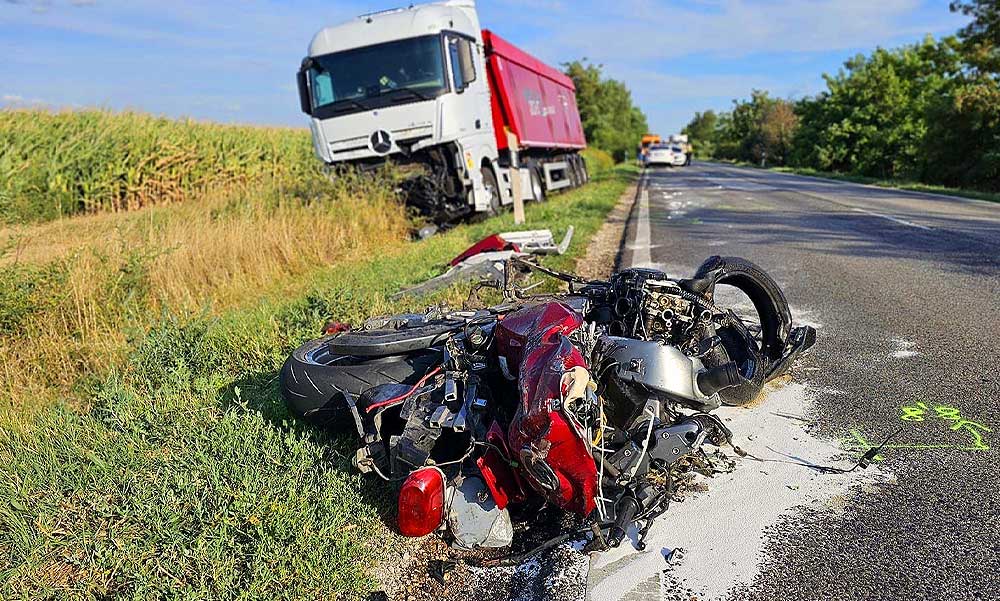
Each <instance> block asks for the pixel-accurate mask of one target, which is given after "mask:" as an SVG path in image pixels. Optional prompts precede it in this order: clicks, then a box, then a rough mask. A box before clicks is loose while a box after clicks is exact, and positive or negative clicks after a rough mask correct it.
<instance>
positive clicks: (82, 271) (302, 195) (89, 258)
mask: <svg viewBox="0 0 1000 601" xmlns="http://www.w3.org/2000/svg"><path fill="white" fill-rule="evenodd" d="M388 177H389V174H385V175H383V176H382V177H380V178H376V179H371V178H364V177H355V178H351V177H343V178H339V179H338V180H337V181H336V182H331V181H329V180H328V179H326V178H325V177H322V176H321V175H318V174H312V175H309V176H305V175H304V176H300V177H299V178H297V179H295V180H293V179H292V178H291V176H283V177H281V178H269V179H268V180H266V181H264V182H262V183H259V184H246V185H243V186H239V187H235V186H234V187H230V188H228V189H225V190H216V191H212V192H208V193H205V194H202V195H200V196H199V197H198V198H197V199H194V200H189V201H186V202H184V203H180V204H177V205H174V206H161V207H149V208H146V209H143V210H141V211H132V212H127V213H120V214H110V213H109V214H101V215H90V216H81V217H77V218H73V219H63V220H59V221H53V222H49V223H43V224H35V225H30V226H24V227H20V228H7V229H6V230H3V231H0V356H3V357H4V361H3V366H2V367H0V391H4V392H0V407H3V406H4V405H7V406H10V407H17V408H21V409H24V408H30V407H44V406H45V405H46V404H47V403H48V402H50V401H51V400H53V399H54V398H57V397H59V398H65V397H66V396H67V395H69V394H72V393H74V390H73V388H74V387H77V388H79V385H80V383H81V379H82V378H83V377H84V376H86V375H88V374H95V373H105V372H106V371H107V369H108V368H109V367H111V366H112V365H114V364H116V363H119V362H120V361H121V359H122V358H123V356H124V353H125V352H126V349H127V347H128V343H129V339H130V338H134V337H136V336H137V335H140V334H141V332H143V331H145V330H146V329H147V328H149V327H150V326H151V325H153V324H154V323H155V322H156V321H157V319H158V318H159V316H160V315H161V314H162V313H163V312H164V311H170V312H171V313H173V314H175V315H178V316H181V317H185V316H190V315H194V314H206V315H214V314H218V313H219V312H220V311H224V310H226V309H230V308H233V307H238V306H240V305H242V304H245V303H246V302H247V301H248V300H251V301H252V300H255V299H256V298H258V297H259V296H261V294H263V293H264V292H266V291H268V290H276V291H280V293H282V294H286V295H294V294H295V293H296V291H297V290H298V289H299V288H300V286H301V283H300V280H301V277H302V276H303V275H306V274H308V273H311V272H312V271H315V270H316V269H317V268H322V267H324V266H329V265H334V264H337V263H343V262H345V261H352V260H355V261H356V260H359V259H362V258H364V257H367V256H369V255H371V254H372V253H374V252H376V251H378V250H380V249H386V248H391V247H393V246H396V245H400V244H403V243H404V242H405V241H406V239H407V237H408V234H407V231H408V228H409V222H408V220H407V217H406V214H405V211H404V209H403V208H402V207H401V206H400V205H399V203H398V202H397V201H396V199H395V197H394V195H393V194H392V192H391V190H392V186H390V185H388V184H387V181H386V178H388ZM76 393H77V394H76V396H81V395H85V390H84V391H80V390H77V391H76Z"/></svg>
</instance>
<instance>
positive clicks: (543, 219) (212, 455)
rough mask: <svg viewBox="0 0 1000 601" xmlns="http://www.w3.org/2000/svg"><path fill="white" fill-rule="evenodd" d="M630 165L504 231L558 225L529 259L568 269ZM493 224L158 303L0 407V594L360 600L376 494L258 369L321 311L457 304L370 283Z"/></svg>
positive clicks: (413, 276) (420, 265) (504, 219)
mask: <svg viewBox="0 0 1000 601" xmlns="http://www.w3.org/2000/svg"><path fill="white" fill-rule="evenodd" d="M633 177H634V169H633V168H629V167H618V168H615V169H614V170H612V171H607V172H605V173H604V174H603V175H598V176H595V177H594V178H593V181H592V183H591V184H590V185H588V186H586V187H584V188H581V189H579V190H575V191H571V192H569V193H566V194H561V195H556V196H553V197H552V198H551V199H549V200H548V202H546V203H543V204H538V205H529V206H528V207H527V217H528V223H527V225H526V226H522V227H525V228H531V229H534V228H541V227H549V228H551V229H552V230H553V232H554V233H555V234H556V235H557V236H561V235H562V233H563V232H565V230H566V228H567V227H568V226H569V225H574V226H575V228H576V236H575V238H574V240H573V244H572V245H571V247H570V252H569V253H567V255H564V256H560V257H551V258H549V259H546V263H547V264H549V265H551V266H553V267H557V268H563V269H567V268H572V266H573V264H574V263H575V261H576V260H577V259H578V258H579V257H581V256H583V253H584V252H585V249H586V246H587V242H588V241H589V240H590V238H591V237H592V236H593V235H594V233H595V232H596V231H597V230H598V228H599V227H600V226H601V224H602V223H603V221H604V218H605V216H606V215H607V213H608V212H609V211H610V210H611V208H612V207H613V206H614V205H615V202H616V201H617V199H618V197H619V196H620V194H621V193H622V191H623V190H624V189H625V188H626V186H627V185H628V183H629V181H631V180H632V179H633ZM506 229H517V228H515V227H514V226H513V217H512V216H511V215H510V214H505V215H502V216H500V217H496V218H493V219H489V220H487V221H485V222H483V223H478V224H469V225H462V226H459V227H456V228H454V229H452V230H449V231H447V232H445V233H443V234H440V235H437V236H434V237H432V238H430V239H427V240H424V241H421V242H417V243H412V244H389V245H386V246H384V247H382V246H379V247H377V248H378V250H374V249H369V250H366V251H363V252H357V253H352V254H351V255H350V256H349V257H348V258H345V259H344V260H342V261H339V262H335V263H333V264H332V265H324V266H322V267H320V268H317V269H314V270H312V271H311V272H308V273H305V274H302V275H301V276H300V277H301V279H302V280H303V281H302V283H301V284H299V285H297V286H294V287H290V288H289V289H288V291H287V292H285V291H283V290H281V289H280V287H275V288H270V289H262V290H247V296H248V297H254V298H255V300H253V301H250V300H248V301H247V302H244V303H241V304H237V305H234V306H232V307H229V308H226V309H224V310H218V311H205V312H200V313H190V312H184V311H181V312H176V311H173V310H172V308H170V307H168V306H166V305H163V306H162V307H160V309H161V313H160V316H159V317H158V318H157V319H156V320H155V322H154V323H153V324H152V325H151V327H150V328H149V329H148V330H147V331H145V332H142V333H139V334H137V335H135V336H133V337H131V338H130V340H129V341H128V342H127V345H126V346H127V349H126V351H125V353H124V354H123V357H124V360H123V361H122V362H120V363H119V364H118V365H117V367H113V368H110V369H109V370H107V371H106V372H104V374H105V375H102V376H100V377H96V378H95V381H94V382H93V383H92V384H91V385H90V386H89V387H88V389H89V390H90V391H91V394H90V397H89V402H88V403H87V407H86V408H81V407H79V406H77V405H74V404H71V403H58V404H56V405H55V406H53V407H51V408H50V409H48V410H45V411H40V412H33V413H29V414H27V417H26V416H25V414H24V413H23V412H18V411H2V410H0V557H2V558H0V597H2V598H4V599H38V598H70V599H94V598H134V599H147V598H192V599H194V598H198V599H203V598H213V599H258V598H269V599H270V598H279V599H357V598H363V597H364V595H365V594H366V593H367V591H369V590H370V589H371V587H372V586H373V580H372V576H371V568H372V567H373V566H374V565H376V564H377V562H378V561H379V558H380V557H384V555H385V554H384V549H383V546H384V543H385V541H386V534H387V528H388V526H387V525H386V521H387V520H389V519H391V514H392V507H391V503H389V502H388V498H389V495H388V492H389V491H388V490H387V488H386V487H384V486H382V485H380V484H379V483H377V482H376V481H374V480H372V479H365V480H364V481H363V480H362V478H361V477H360V476H359V475H358V474H356V473H354V472H353V469H352V468H351V467H350V461H349V457H350V455H351V452H350V450H349V444H348V443H347V441H345V440H343V439H339V438H334V437H331V436H329V435H328V434H327V433H325V432H323V431H320V430H318V429H315V428H312V427H310V426H307V425H305V424H303V423H301V422H299V421H297V420H295V419H292V418H290V417H289V415H288V414H287V413H286V411H285V408H284V405H283V403H282V402H281V400H280V397H279V393H278V389H277V372H278V370H279V369H280V366H281V364H282V362H283V361H284V359H285V357H286V356H287V354H288V353H289V352H290V351H291V349H293V348H294V347H295V346H297V345H298V344H300V343H301V342H302V341H304V340H307V339H309V338H312V337H315V336H316V335H317V334H318V333H319V330H320V328H321V326H322V324H323V323H324V322H325V320H326V319H328V318H331V317H332V318H334V319H338V320H342V321H348V322H354V323H356V322H358V321H359V320H361V319H363V318H365V317H367V316H370V315H372V314H377V313H380V312H384V311H389V310H396V309H413V308H421V307H425V306H427V305H428V304H432V303H435V302H440V301H444V300H447V301H452V302H454V301H460V300H462V299H464V296H465V294H464V290H463V288H462V287H461V286H456V287H453V288H452V289H450V290H447V291H444V292H441V293H439V294H436V295H434V296H432V297H429V298H423V299H413V298H406V299H404V300H402V301H399V302H393V301H391V300H390V298H389V297H390V296H391V295H392V294H393V293H394V292H395V291H397V290H398V289H399V288H400V287H401V286H405V285H408V284H413V283H417V282H419V281H422V280H423V279H425V278H426V277H429V276H431V275H435V274H437V273H439V272H440V271H442V270H443V268H442V265H443V264H444V263H445V262H446V261H447V260H448V259H450V258H451V257H452V256H454V255H455V254H457V253H458V252H460V251H461V250H462V249H463V248H465V247H466V246H467V245H468V244H470V243H471V242H473V241H475V240H477V239H478V238H480V237H482V236H483V235H485V234H487V233H491V232H495V231H503V230H506ZM39 277H41V276H39ZM51 277H60V274H59V273H57V274H56V275H54V276H51ZM43 279H44V278H43ZM466 289H467V287H466ZM28 293H29V294H34V292H31V291H30V290H29V292H28Z"/></svg>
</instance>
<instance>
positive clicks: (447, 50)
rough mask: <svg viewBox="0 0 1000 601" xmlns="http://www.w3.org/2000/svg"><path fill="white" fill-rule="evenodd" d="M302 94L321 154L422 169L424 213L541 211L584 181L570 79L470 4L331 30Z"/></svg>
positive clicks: (415, 181) (304, 75) (456, 1)
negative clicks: (495, 28)
mask: <svg viewBox="0 0 1000 601" xmlns="http://www.w3.org/2000/svg"><path fill="white" fill-rule="evenodd" d="M298 83H299V95H300V100H301V107H302V110H303V112H305V113H307V114H308V115H309V116H310V117H311V120H310V126H311V129H312V133H313V142H314V146H315V149H316V154H317V155H318V156H319V157H320V158H321V159H322V160H323V161H324V162H326V163H327V164H330V165H334V164H338V163H350V164H355V165H359V166H362V167H371V166H376V165H379V164H381V163H383V162H385V161H386V160H387V159H391V160H392V161H393V162H394V163H397V164H401V165H404V166H417V167H419V169H408V170H407V173H409V174H411V175H410V177H411V180H409V182H408V183H407V184H406V185H405V186H404V187H405V189H406V190H407V196H408V201H409V202H410V203H411V204H413V205H414V206H416V207H417V208H418V209H419V210H420V211H421V212H423V213H425V214H433V215H444V216H446V217H453V216H457V215H462V214H464V213H468V212H469V211H490V212H495V211H497V210H499V209H500V207H502V206H503V205H508V204H510V203H512V202H513V200H514V193H515V190H518V189H519V192H520V195H521V197H522V198H523V199H525V200H530V199H535V200H541V199H542V198H544V196H545V194H546V193H547V192H551V191H554V190H559V189H563V188H568V187H572V186H575V185H579V184H582V183H583V182H585V181H586V180H587V172H586V167H585V165H584V162H583V159H582V157H581V156H580V154H579V151H580V150H581V149H582V148H584V147H585V146H586V140H585V138H584V134H583V127H582V125H581V123H580V115H579V112H578V110H577V105H576V89H575V88H574V86H573V82H572V80H570V78H568V77H567V76H566V75H564V74H563V73H561V72H559V70H558V69H555V68H553V67H550V66H548V65H546V64H545V63H543V62H541V61H539V60H538V59H537V58H535V57H533V56H531V55H530V54H528V53H527V52H524V51H523V50H520V49H518V48H517V47H515V46H514V45H513V44H511V43H510V42H508V41H506V40H504V39H503V38H501V37H500V36H498V35H496V34H495V33H493V32H492V31H489V30H486V29H482V28H480V27H479V17H478V14H477V13H476V10H475V3H474V2H472V0H447V1H445V2H438V3H434V4H424V5H417V6H411V7H408V8H403V9H398V10H391V11H384V12H380V13H375V14H370V15H363V16H361V17H359V18H358V19H355V20H353V21H350V22H348V23H344V24H342V25H339V26H336V27H328V28H326V29H323V30H321V31H320V32H319V33H317V34H316V36H315V37H314V38H313V41H312V43H311V44H310V47H309V55H308V56H307V57H306V58H305V59H303V62H302V67H301V69H300V71H299V77H298ZM515 182H517V184H519V185H515Z"/></svg>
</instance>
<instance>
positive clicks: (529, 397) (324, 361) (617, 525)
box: [281, 257, 816, 549]
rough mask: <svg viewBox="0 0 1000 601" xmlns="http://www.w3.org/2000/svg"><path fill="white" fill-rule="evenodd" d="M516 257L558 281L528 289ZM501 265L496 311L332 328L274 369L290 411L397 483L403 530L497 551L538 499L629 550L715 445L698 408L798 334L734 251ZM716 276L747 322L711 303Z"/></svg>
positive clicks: (721, 437) (774, 290)
mask: <svg viewBox="0 0 1000 601" xmlns="http://www.w3.org/2000/svg"><path fill="white" fill-rule="evenodd" d="M519 269H520V270H524V269H529V270H532V271H535V272H542V273H543V274H545V275H547V276H549V277H553V278H556V279H559V280H562V281H564V282H566V283H567V284H568V288H569V290H568V291H567V292H562V293H557V294H539V295H534V296H529V295H527V294H526V293H524V291H523V290H524V289H522V288H518V287H517V284H516V278H515V277H514V273H515V272H516V271H517V270H519ZM505 270H506V272H507V273H508V276H509V277H507V278H505V280H504V281H503V282H502V283H501V284H499V285H498V287H499V288H501V290H502V292H503V296H504V302H503V303H501V304H499V305H496V306H493V307H489V308H487V309H479V310H456V311H448V310H442V309H431V310H429V311H428V312H427V313H425V314H403V315H393V316H386V317H379V318H375V319H371V320H369V321H367V322H366V323H365V324H363V325H362V326H361V327H359V328H356V329H346V328H343V327H338V328H336V330H339V331H335V333H332V334H330V335H328V336H324V337H322V338H319V339H317V340H314V341H311V342H308V343H306V344H305V345H303V346H301V347H300V348H298V349H296V350H295V351H294V352H293V354H292V355H291V357H290V358H289V359H288V361H287V362H286V363H285V365H284V367H283V369H282V371H281V388H282V392H283V395H284V398H285V399H286V402H287V403H288V405H289V407H290V409H291V410H292V411H293V412H295V413H297V414H298V415H300V416H303V417H305V418H307V419H309V420H311V421H313V422H316V423H319V424H324V425H328V426H333V427H336V428H340V429H348V430H352V431H355V432H356V433H357V435H358V437H359V439H360V441H359V446H358V449H357V455H356V457H355V458H354V464H355V465H356V466H357V468H358V469H359V470H361V471H362V472H366V473H374V474H377V475H378V476H380V477H382V478H384V479H385V480H388V481H391V482H394V483H396V484H397V485H398V525H399V530H400V532H401V533H402V534H404V535H407V536H423V535H426V534H430V533H432V532H435V531H439V532H441V533H443V534H444V535H445V536H446V537H448V539H449V540H450V541H451V542H452V543H453V544H454V545H456V546H458V547H460V548H463V549H473V548H479V547H505V546H507V545H510V544H511V542H512V537H513V524H512V520H511V512H510V509H511V508H514V507H524V506H529V507H532V506H536V505H540V504H542V503H549V504H553V505H555V506H558V507H559V508H562V509H563V510H566V511H569V512H575V513H576V514H579V515H580V516H582V517H583V518H584V519H585V520H586V521H588V522H589V530H590V531H591V532H592V533H593V538H592V540H591V548H598V549H599V548H607V547H615V546H618V545H619V544H620V543H621V542H622V540H623V539H624V537H625V535H626V532H627V531H628V529H629V528H630V527H631V526H633V525H634V526H636V528H637V532H638V534H637V540H636V544H637V546H640V547H641V546H642V544H643V543H642V539H643V537H644V536H645V534H646V532H648V530H649V526H650V524H651V523H652V521H653V519H654V518H656V517H657V516H659V515H660V514H662V513H663V512H664V511H665V510H666V509H667V507H668V505H669V502H670V499H671V497H672V494H673V490H672V487H673V482H675V477H676V476H677V472H679V471H684V470H687V469H689V461H686V460H687V459H690V458H691V457H692V456H695V455H697V454H699V453H702V452H703V451H702V446H703V445H705V444H709V445H714V446H723V445H730V446H732V433H731V432H730V431H729V429H728V428H727V427H726V426H725V424H723V423H722V421H721V420H720V419H719V418H718V417H716V416H715V415H713V414H712V411H713V410H714V409H716V408H718V407H719V406H720V405H721V404H729V405H745V404H747V403H749V402H751V401H752V400H753V399H754V398H756V397H757V395H758V394H760V392H761V389H762V388H763V386H764V384H765V383H766V382H768V381H769V380H771V379H773V378H775V377H777V376H778V375H780V374H782V373H783V372H785V371H786V370H787V369H788V367H789V365H790V364H791V362H792V360H793V359H794V358H795V357H796V356H797V355H798V354H799V353H800V352H802V351H803V350H805V349H808V348H809V347H810V346H812V345H813V344H814V342H815V339H816V332H815V330H814V329H813V328H811V327H809V326H801V327H796V328H793V327H792V321H791V314H790V311H789V308H788V303H787V302H786V300H785V297H784V295H783V293H782V292H781V290H780V288H779V287H778V285H777V284H776V283H775V282H774V280H773V279H772V278H771V277H770V276H768V275H767V274H766V273H765V272H764V271H763V270H761V269H760V268H759V267H757V266H756V265H754V264H753V263H751V262H749V261H747V260H745V259H740V258H735V257H711V258H709V259H708V260H706V261H705V263H703V264H702V265H701V267H700V268H699V269H698V271H697V273H696V274H695V275H694V277H692V278H690V279H673V278H671V277H668V276H667V275H666V274H665V273H663V272H661V271H657V270H653V269H640V268H632V269H625V270H623V271H620V272H618V273H616V274H614V275H613V276H612V277H611V278H610V279H608V280H606V281H590V280H583V279H581V278H578V277H576V276H574V275H571V274H565V273H560V272H557V271H553V270H550V269H547V268H544V267H541V266H540V265H537V264H535V263H532V262H530V261H526V260H524V259H518V258H515V259H511V260H510V261H508V262H507V264H506V266H505ZM720 285H728V286H733V287H735V288H737V289H738V290H740V291H741V292H742V293H743V294H744V295H745V296H746V297H747V298H748V299H749V300H750V303H751V304H752V306H753V309H754V312H755V313H756V316H755V317H753V316H752V317H750V318H748V317H747V316H741V315H738V314H737V313H736V312H734V311H733V310H732V309H727V308H723V307H720V306H718V305H717V304H716V302H715V297H716V294H715V293H716V288H717V287H718V286H720ZM733 448H734V450H736V452H737V453H739V452H740V451H739V450H738V449H736V447H735V446H734V447H733ZM533 504H534V505H533Z"/></svg>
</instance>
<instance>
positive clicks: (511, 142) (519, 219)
mask: <svg viewBox="0 0 1000 601" xmlns="http://www.w3.org/2000/svg"><path fill="white" fill-rule="evenodd" d="M504 130H505V131H506V132H507V148H508V149H509V151H510V193H511V196H513V197H514V223H516V224H518V225H520V224H522V223H524V198H523V197H522V195H521V163H520V161H519V160H518V158H517V146H518V139H517V135H515V134H514V132H512V131H510V128H509V127H505V128H504Z"/></svg>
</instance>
